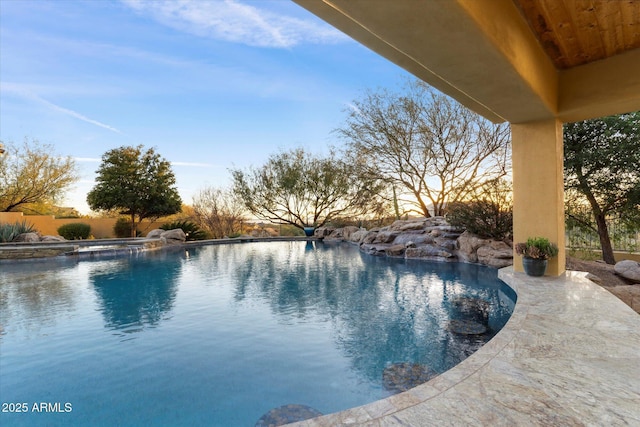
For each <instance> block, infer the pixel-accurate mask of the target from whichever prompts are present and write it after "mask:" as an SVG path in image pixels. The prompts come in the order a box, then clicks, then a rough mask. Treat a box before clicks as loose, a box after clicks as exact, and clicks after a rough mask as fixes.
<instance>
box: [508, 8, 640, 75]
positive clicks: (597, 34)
mask: <svg viewBox="0 0 640 427" xmlns="http://www.w3.org/2000/svg"><path fill="white" fill-rule="evenodd" d="M513 1H514V3H515V4H516V6H517V7H518V8H519V9H520V11H521V12H522V14H523V16H524V17H525V19H526V20H527V22H528V23H529V26H530V27H531V29H532V30H533V32H534V33H535V34H536V36H537V38H538V40H539V41H540V44H541V45H542V47H543V48H544V50H545V51H546V53H547V55H549V57H550V58H551V60H552V61H553V63H554V64H555V66H556V68H558V69H567V68H572V67H575V66H578V65H583V64H586V63H589V62H594V61H597V60H600V59H605V58H608V57H610V56H614V55H616V54H619V53H622V52H625V51H627V50H631V49H637V48H640V1H639V0H513Z"/></svg>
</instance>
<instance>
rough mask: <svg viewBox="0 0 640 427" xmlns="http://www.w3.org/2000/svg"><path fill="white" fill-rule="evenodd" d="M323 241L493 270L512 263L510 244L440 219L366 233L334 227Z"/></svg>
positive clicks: (407, 222)
mask: <svg viewBox="0 0 640 427" xmlns="http://www.w3.org/2000/svg"><path fill="white" fill-rule="evenodd" d="M325 238H326V239H327V240H337V241H346V242H351V243H355V244H358V245H359V246H360V250H361V251H363V252H365V253H367V254H370V255H375V256H391V257H402V256H404V257H405V258H426V259H431V260H436V261H463V262H471V263H476V262H479V263H481V264H485V265H489V266H491V267H495V268H502V267H506V266H508V265H512V264H513V247H512V244H510V243H511V242H503V241H495V240H492V239H482V238H480V237H478V236H476V235H474V234H471V233H468V232H466V231H463V230H461V229H459V228H457V227H454V226H451V225H449V224H448V223H447V221H446V220H445V218H443V217H430V218H419V219H409V220H397V221H394V222H393V224H391V225H389V226H386V227H382V228H374V229H371V230H369V231H367V230H366V229H364V228H357V227H345V228H342V229H341V228H337V229H335V230H334V229H332V231H331V233H330V234H328V235H326V237H325Z"/></svg>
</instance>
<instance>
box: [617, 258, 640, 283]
mask: <svg viewBox="0 0 640 427" xmlns="http://www.w3.org/2000/svg"><path fill="white" fill-rule="evenodd" d="M613 270H614V271H615V272H616V274H617V275H618V276H621V277H624V278H625V279H627V280H629V281H630V282H633V283H640V263H638V262H636V261H632V260H630V259H625V260H623V261H620V262H617V263H616V265H615V266H614V267H613Z"/></svg>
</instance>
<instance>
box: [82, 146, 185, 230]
mask: <svg viewBox="0 0 640 427" xmlns="http://www.w3.org/2000/svg"><path fill="white" fill-rule="evenodd" d="M143 148H144V147H143V146H142V145H139V146H137V147H120V148H115V149H113V150H109V151H107V152H106V153H105V154H104V155H103V156H102V163H101V165H100V167H99V169H98V171H97V174H98V176H97V178H96V182H97V184H96V185H95V187H93V189H92V190H91V191H90V192H89V194H88V195H87V203H88V204H89V206H90V207H91V209H94V210H103V211H112V210H117V211H118V212H119V213H120V214H122V215H128V216H129V217H130V218H131V237H135V236H136V231H137V224H139V223H140V221H142V220H143V219H145V218H150V219H157V218H160V217H162V216H167V215H171V214H174V213H176V212H180V209H181V207H182V200H181V199H180V196H179V194H178V191H177V189H176V188H175V183H176V178H175V176H174V174H173V171H172V170H171V164H170V163H169V162H168V161H167V160H165V159H163V158H162V157H161V156H160V155H159V154H157V153H156V152H155V150H154V149H153V148H149V149H148V150H146V151H143Z"/></svg>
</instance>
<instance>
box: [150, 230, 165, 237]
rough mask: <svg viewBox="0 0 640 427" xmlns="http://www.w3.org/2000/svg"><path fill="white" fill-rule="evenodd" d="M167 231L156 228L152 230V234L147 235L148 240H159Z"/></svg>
mask: <svg viewBox="0 0 640 427" xmlns="http://www.w3.org/2000/svg"><path fill="white" fill-rule="evenodd" d="M164 232H165V230H162V229H160V228H156V229H153V230H151V231H150V232H148V233H147V238H148V239H159V238H160V236H161V235H162V233H164Z"/></svg>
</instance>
